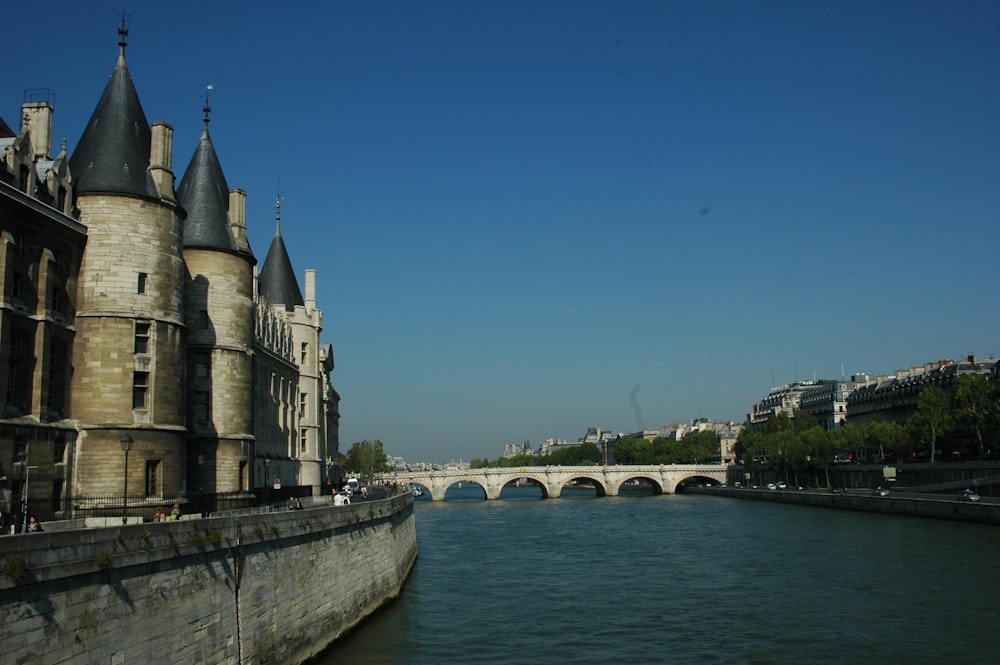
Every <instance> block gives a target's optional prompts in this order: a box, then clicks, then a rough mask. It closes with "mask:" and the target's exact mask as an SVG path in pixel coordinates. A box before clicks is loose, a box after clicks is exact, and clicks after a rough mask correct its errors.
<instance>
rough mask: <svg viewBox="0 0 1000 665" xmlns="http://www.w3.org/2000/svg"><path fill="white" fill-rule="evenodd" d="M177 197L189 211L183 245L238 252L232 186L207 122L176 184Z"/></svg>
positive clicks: (185, 222)
mask: <svg viewBox="0 0 1000 665" xmlns="http://www.w3.org/2000/svg"><path fill="white" fill-rule="evenodd" d="M177 200H178V201H179V202H180V204H181V206H183V207H184V209H185V210H186V211H187V219H185V220H184V246H185V247H207V248H212V249H226V250H232V251H236V243H235V242H234V241H233V234H232V231H231V230H230V228H229V185H227V184H226V176H225V174H224V173H223V172H222V165H221V164H220V163H219V157H218V155H217V154H216V152H215V146H213V145H212V137H211V136H209V134H208V123H207V122H206V123H205V129H204V131H202V133H201V140H200V141H198V147H197V149H195V151H194V155H193V156H192V157H191V163H190V164H188V167H187V170H186V171H185V172H184V177H183V178H182V179H181V182H180V185H178V186H177Z"/></svg>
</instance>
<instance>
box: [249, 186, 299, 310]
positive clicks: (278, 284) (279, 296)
mask: <svg viewBox="0 0 1000 665" xmlns="http://www.w3.org/2000/svg"><path fill="white" fill-rule="evenodd" d="M274 217H275V225H274V238H272V239H271V247H270V248H268V250H267V258H265V259H264V265H263V266H262V267H261V269H260V274H259V275H258V277H257V285H258V290H259V292H260V295H262V296H264V299H265V300H267V302H268V303H270V304H271V305H283V306H284V308H285V310H286V311H288V312H291V311H294V309H295V307H296V305H304V304H305V303H304V301H303V300H302V291H301V290H300V289H299V283H298V280H296V279H295V270H294V269H293V268H292V261H291V259H289V258H288V250H287V249H285V241H284V239H282V237H281V196H280V195H278V196H275V197H274Z"/></svg>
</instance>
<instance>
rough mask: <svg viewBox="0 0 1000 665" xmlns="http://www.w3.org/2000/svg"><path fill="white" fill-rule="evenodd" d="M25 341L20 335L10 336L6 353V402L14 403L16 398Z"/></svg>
mask: <svg viewBox="0 0 1000 665" xmlns="http://www.w3.org/2000/svg"><path fill="white" fill-rule="evenodd" d="M25 341H26V340H25V339H24V336H22V335H14V334H12V335H11V336H10V349H9V350H8V352H7V401H8V402H16V401H17V398H18V387H19V382H18V378H19V375H20V372H19V371H18V370H19V369H20V366H21V363H22V361H23V360H24V349H25V346H26V345H25Z"/></svg>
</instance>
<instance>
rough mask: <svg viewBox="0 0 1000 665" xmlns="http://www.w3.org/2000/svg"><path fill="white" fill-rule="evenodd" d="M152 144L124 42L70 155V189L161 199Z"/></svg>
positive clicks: (78, 191) (79, 191) (80, 191)
mask: <svg viewBox="0 0 1000 665" xmlns="http://www.w3.org/2000/svg"><path fill="white" fill-rule="evenodd" d="M150 142H151V132H150V129H149V123H148V122H147V121H146V114H145V113H143V111H142V104H140V103H139V95H138V94H136V92H135V86H134V85H132V76H131V75H130V74H129V71H128V66H127V65H126V64H125V47H124V45H122V50H121V53H120V54H119V56H118V63H117V64H116V65H115V70H114V71H113V72H112V73H111V80H109V81H108V85H107V86H106V87H105V88H104V94H102V95H101V100H100V101H99V102H98V103H97V108H95V109H94V114H93V115H92V116H90V122H88V123H87V128H86V129H84V130H83V136H81V137H80V140H79V142H78V143H77V144H76V150H74V151H73V156H72V157H71V158H70V170H71V172H72V173H73V180H74V189H75V190H76V192H77V193H83V192H114V193H119V194H136V195H139V196H152V197H159V193H158V192H157V190H156V185H155V184H154V183H153V178H152V176H151V175H150V174H149V147H150Z"/></svg>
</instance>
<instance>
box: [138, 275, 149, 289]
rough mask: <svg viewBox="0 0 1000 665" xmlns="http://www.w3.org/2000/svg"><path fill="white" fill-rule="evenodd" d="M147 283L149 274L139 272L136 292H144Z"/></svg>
mask: <svg viewBox="0 0 1000 665" xmlns="http://www.w3.org/2000/svg"><path fill="white" fill-rule="evenodd" d="M148 284H149V275H147V274H146V273H144V272H141V273H139V284H138V290H137V291H136V293H145V292H146V287H147V286H148Z"/></svg>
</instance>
